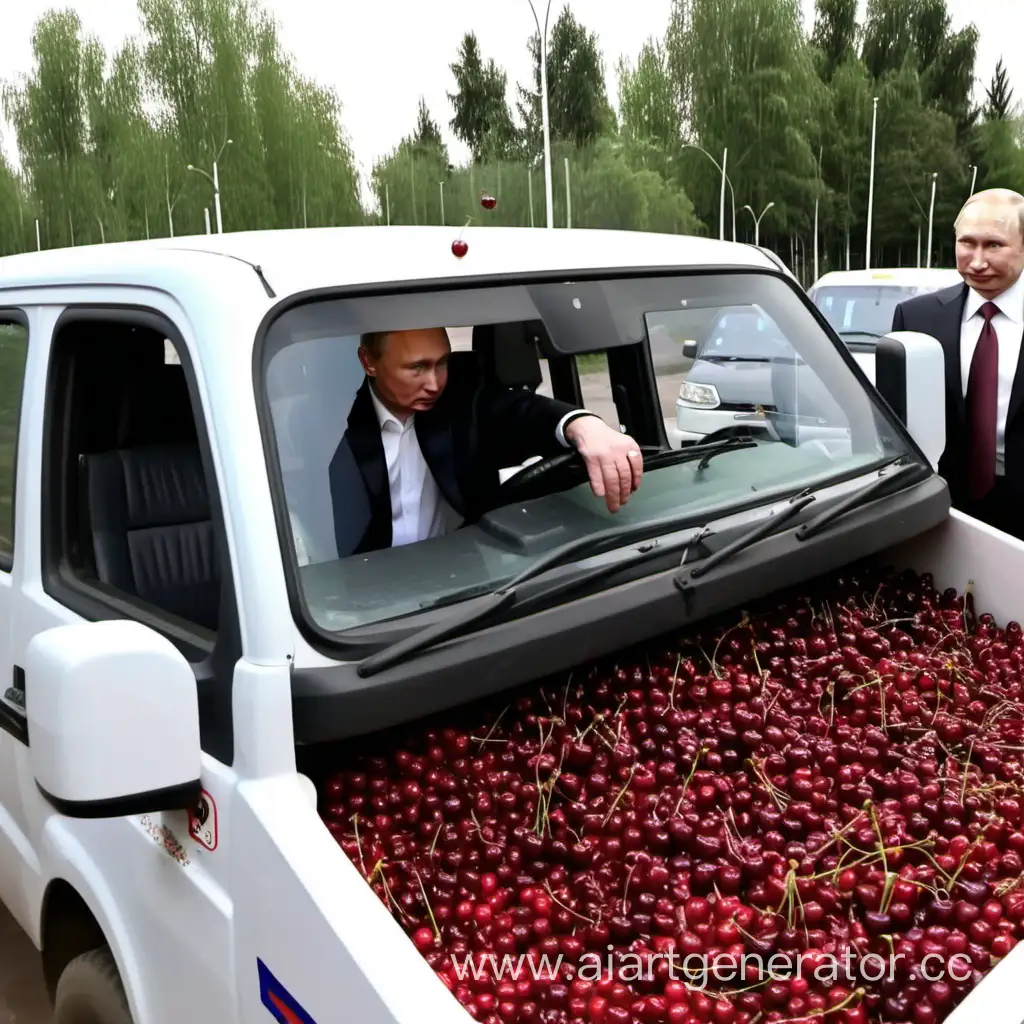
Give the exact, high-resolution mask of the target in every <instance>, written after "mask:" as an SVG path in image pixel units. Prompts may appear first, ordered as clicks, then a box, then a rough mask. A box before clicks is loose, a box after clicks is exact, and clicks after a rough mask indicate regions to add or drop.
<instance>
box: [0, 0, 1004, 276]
mask: <svg viewBox="0 0 1024 1024" xmlns="http://www.w3.org/2000/svg"><path fill="white" fill-rule="evenodd" d="M138 5H139V13H140V21H141V25H142V31H141V33H140V36H139V38H138V39H135V40H130V41H129V42H128V43H126V44H125V46H124V47H123V48H122V49H121V50H119V51H117V52H115V53H112V54H109V55H108V54H106V53H105V52H104V50H103V48H102V47H101V46H100V44H99V43H98V42H97V40H96V39H95V38H94V37H93V36H92V35H90V34H89V31H88V26H84V25H83V24H82V23H81V21H80V19H79V18H78V16H77V15H76V14H75V13H74V11H73V10H53V11H50V12H48V13H46V14H45V15H43V16H42V17H41V18H40V20H39V21H38V23H37V24H36V26H35V30H34V32H33V37H32V47H33V53H34V65H33V68H32V71H31V73H30V74H29V75H28V76H26V77H25V78H24V79H22V80H20V81H17V82H11V83H8V84H7V85H6V87H5V89H4V94H3V99H4V107H5V110H6V113H7V114H8V117H9V119H10V122H11V125H12V127H13V135H14V138H13V139H12V140H11V141H13V142H15V143H16V145H17V149H18V158H19V159H18V160H17V161H16V163H15V164H14V165H13V166H12V165H10V164H9V163H7V162H5V161H4V160H3V159H0V253H8V252H18V251H23V250H26V249H34V248H35V247H36V224H37V221H38V225H39V236H40V242H41V244H42V246H43V247H53V246H62V245H72V244H73V245H81V244H83V243H89V242H100V241H114V240H119V239H129V238H145V237H160V236H166V235H171V234H175V235H180V234H184V233H195V232H202V231H204V230H205V215H206V213H207V211H208V212H209V215H210V218H211V221H213V223H214V224H215V219H214V218H215V209H214V202H213V186H212V180H211V179H212V176H213V169H214V164H215V163H216V166H217V170H218V173H219V177H220V181H221V184H222V188H223V194H222V205H223V217H224V227H225V230H228V231H231V230H239V229H246V228H259V227H263V228H274V227H301V226H310V227H313V226H318V225H328V224H351V223H362V222H366V221H370V222H379V223H385V222H388V221H390V222H391V223H393V224H437V223H441V222H442V221H443V222H444V223H446V224H448V225H449V226H451V228H452V229H453V237H454V234H455V233H457V232H458V231H459V230H461V229H462V228H463V227H464V226H465V225H466V223H467V221H470V222H471V225H472V224H480V223H488V224H497V225H516V226H531V225H532V226H537V227H541V226H543V225H545V224H546V219H547V216H546V203H545V184H544V162H543V133H542V127H541V103H540V82H541V72H540V42H539V35H538V34H536V33H534V34H532V35H531V36H530V37H529V38H528V39H526V45H527V47H528V50H529V53H530V54H531V58H532V60H531V73H530V76H529V80H528V82H527V83H525V84H518V85H517V87H516V91H517V94H518V102H517V103H516V105H515V111H513V109H512V108H510V105H509V102H508V93H509V87H510V83H509V80H508V77H507V74H506V72H505V70H504V69H503V68H501V67H499V66H498V65H497V64H496V62H495V61H494V60H493V59H490V58H486V57H485V55H484V54H483V53H481V51H480V46H479V43H478V40H477V38H476V36H475V35H474V34H473V33H467V34H466V35H465V36H464V37H463V39H462V41H461V44H460V46H459V47H458V50H457V52H455V53H454V54H452V55H451V57H450V58H449V60H450V63H448V67H449V69H450V71H451V75H452V86H451V88H452V91H451V92H450V93H449V99H450V101H451V113H450V115H449V114H448V113H442V112H441V111H431V110H429V109H428V107H427V105H426V102H425V100H424V99H423V98H422V97H420V99H419V104H418V108H417V111H416V117H415V121H413V122H412V123H410V124H409V126H408V132H407V134H405V135H404V136H403V137H401V138H400V139H398V140H396V144H395V146H394V148H393V149H392V150H391V152H390V153H388V154H385V155H382V156H379V157H378V158H377V159H376V161H375V163H374V165H373V168H372V171H371V173H370V178H369V182H368V185H369V188H370V192H371V193H372V196H373V199H374V201H375V202H374V206H375V209H374V210H373V211H372V212H368V211H366V210H364V209H363V207H362V204H361V202H360V182H359V178H358V175H357V172H356V169H355V168H356V164H355V159H354V156H353V153H352V151H351V147H350V144H349V141H348V139H347V137H346V135H345V132H344V129H343V127H342V118H343V110H342V106H341V101H340V98H339V97H338V96H336V95H335V94H334V93H332V92H331V91H330V90H328V89H324V88H323V87H322V86H320V85H318V84H317V83H316V82H313V81H311V80H309V79H308V78H306V77H304V76H303V75H302V73H301V69H299V68H298V67H296V65H295V63H294V61H293V60H292V58H291V57H290V56H289V55H288V54H286V53H285V52H284V51H283V50H282V48H281V45H280V41H279V38H278V33H277V29H276V26H275V25H274V23H273V22H272V20H271V19H270V18H269V17H268V16H267V14H266V13H265V11H264V10H263V9H262V8H261V7H260V6H259V0H138ZM800 6H801V5H800V0H673V5H672V11H671V16H670V19H669V23H668V24H667V25H666V26H665V27H664V28H665V30H664V33H663V34H661V35H660V36H658V37H652V38H650V39H648V40H647V42H646V43H645V44H644V45H643V47H642V48H641V50H640V52H639V53H638V54H635V55H634V54H630V55H626V56H620V55H615V56H616V61H615V64H614V66H615V70H616V73H617V77H618V86H619V89H618V93H619V104H618V110H617V111H616V110H612V108H611V105H610V103H609V100H608V89H607V86H606V82H605V75H604V67H605V55H604V54H603V53H602V50H601V41H600V40H599V39H598V38H597V37H596V35H595V34H594V33H593V32H592V31H591V30H590V29H589V28H587V26H586V25H585V24H583V23H581V22H580V21H579V20H577V16H576V14H575V13H574V12H573V10H572V9H570V7H569V6H568V5H566V6H564V7H561V8H556V10H559V14H558V17H557V20H556V21H555V23H554V24H553V25H551V26H550V32H549V37H548V38H549V45H548V64H547V67H548V94H549V113H550V128H551V142H552V215H553V221H554V224H555V226H556V227H564V226H565V225H566V224H568V223H570V222H571V224H572V226H573V227H575V228H624V229H629V230H638V231H665V232H675V233H712V234H716V235H717V233H718V222H719V215H720V202H721V195H722V186H723V179H722V173H721V167H720V165H721V162H722V160H723V157H726V171H727V175H728V180H727V182H726V191H725V196H726V208H727V209H726V216H725V225H726V234H727V236H732V234H733V231H734V230H735V236H736V238H737V239H738V240H740V241H753V238H754V220H753V216H752V215H751V212H755V211H756V212H757V213H760V212H761V211H762V210H764V209H765V208H766V206H768V204H771V206H770V209H769V210H768V212H767V213H766V214H765V215H764V217H763V220H762V222H761V230H760V239H761V242H762V244H765V245H767V246H769V247H771V248H773V249H775V250H776V251H777V252H779V253H780V254H781V255H782V256H783V257H784V258H785V259H786V260H787V261H788V262H790V264H791V265H792V266H793V268H794V269H795V270H796V271H797V273H798V275H799V276H800V277H801V278H802V279H803V280H804V282H805V283H810V274H811V268H809V266H808V263H809V259H810V252H809V250H811V249H812V247H813V244H814V235H813V225H814V222H815V213H817V223H818V236H817V237H818V241H819V244H820V262H821V268H820V269H821V270H826V269H831V268H834V267H840V266H844V265H846V262H847V261H849V264H850V266H853V267H857V266H863V265H864V246H865V243H866V236H867V207H868V183H869V176H870V151H871V127H872V111H873V100H874V99H876V98H877V100H878V117H877V155H876V161H875V191H874V214H873V220H872V231H871V238H872V254H871V258H872V262H873V264H874V265H880V264H883V263H891V264H895V263H904V264H906V263H913V262H914V260H915V258H916V255H917V254H916V250H917V247H918V244H919V243H918V239H919V237H921V238H923V237H924V236H926V234H927V226H928V213H929V205H930V199H931V186H932V182H933V180H934V182H935V185H936V197H935V214H934V243H933V244H934V251H933V262H937V263H940V264H942V263H945V264H949V263H950V262H951V260H952V233H951V230H950V225H951V224H952V221H953V219H954V218H955V216H956V213H957V211H958V210H959V208H960V206H961V204H962V203H963V201H964V199H965V198H966V197H967V194H968V192H969V191H970V180H971V173H972V166H976V167H977V175H978V176H977V187H978V188H985V187H990V186H996V185H1002V186H1007V187H1010V188H1016V189H1018V190H1024V149H1022V147H1024V120H1022V118H1021V117H1020V116H1019V114H1020V111H1019V110H1018V109H1017V108H1015V106H1014V99H1013V89H1012V87H1011V83H1010V81H1009V79H1008V77H1007V74H1006V69H1005V67H1004V66H1003V64H1002V62H1000V63H999V65H997V67H996V68H995V72H994V75H992V77H991V81H990V85H989V86H988V89H987V90H986V95H985V100H984V103H983V104H982V106H981V107H978V106H975V104H974V101H973V93H972V87H973V83H974V81H975V76H976V73H977V71H978V69H977V68H976V66H975V65H976V60H975V58H976V49H977V32H976V30H975V29H974V27H973V26H970V25H968V26H967V27H965V28H962V29H960V30H958V31H954V30H953V28H952V22H951V19H950V16H949V11H948V9H947V0H868V3H867V7H866V10H865V12H864V16H863V19H862V20H860V21H859V20H858V8H859V5H858V3H857V0H816V6H815V18H814V23H813V25H812V26H811V27H810V32H809V34H808V32H806V31H805V27H804V25H803V23H802V20H801V10H800ZM576 7H577V8H578V9H581V10H585V8H582V5H580V4H577V5H576ZM524 35H525V33H524ZM449 117H450V120H448V119H449ZM446 120H447V121H448V127H450V129H451V131H452V132H453V133H454V135H455V137H456V138H457V139H458V140H459V141H460V142H461V143H463V144H464V145H465V147H466V148H467V149H468V151H469V154H470V157H469V160H468V162H467V163H466V164H465V165H464V166H452V157H451V155H450V154H449V152H448V147H447V146H446V144H445V136H444V135H443V134H442V130H441V124H443V123H445V121H446ZM229 140H230V141H229ZM190 164H191V165H194V168H195V170H188V169H187V168H188V166H189V165H190ZM566 171H568V186H567V180H566ZM484 191H487V192H490V193H492V194H494V195H495V196H497V197H498V205H497V208H496V209H494V210H492V211H485V210H483V209H482V208H481V205H480V195H481V193H482V192H484ZM734 200H735V203H734ZM746 207H750V208H751V212H748V211H747V210H746V209H745V208H746ZM734 224H735V229H734ZM470 230H472V226H471V227H470ZM922 255H923V254H922Z"/></svg>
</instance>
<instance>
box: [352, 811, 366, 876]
mask: <svg viewBox="0 0 1024 1024" xmlns="http://www.w3.org/2000/svg"><path fill="white" fill-rule="evenodd" d="M351 821H352V827H353V828H354V829H355V833H356V849H357V850H358V851H359V866H360V867H361V868H362V869H363V877H364V878H365V877H366V862H365V861H364V860H363V844H362V843H361V842H360V841H359V812H358V811H357V812H356V813H355V814H353V815H352V818H351Z"/></svg>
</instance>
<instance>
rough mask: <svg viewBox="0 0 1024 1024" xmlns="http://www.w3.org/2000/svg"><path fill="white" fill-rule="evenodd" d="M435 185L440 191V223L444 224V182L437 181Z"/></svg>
mask: <svg viewBox="0 0 1024 1024" xmlns="http://www.w3.org/2000/svg"><path fill="white" fill-rule="evenodd" d="M437 184H438V186H439V187H440V190H441V223H442V224H444V182H443V181H439V182H438V183H437Z"/></svg>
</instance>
